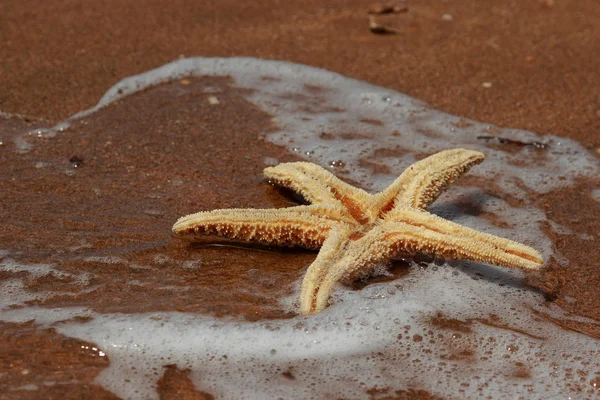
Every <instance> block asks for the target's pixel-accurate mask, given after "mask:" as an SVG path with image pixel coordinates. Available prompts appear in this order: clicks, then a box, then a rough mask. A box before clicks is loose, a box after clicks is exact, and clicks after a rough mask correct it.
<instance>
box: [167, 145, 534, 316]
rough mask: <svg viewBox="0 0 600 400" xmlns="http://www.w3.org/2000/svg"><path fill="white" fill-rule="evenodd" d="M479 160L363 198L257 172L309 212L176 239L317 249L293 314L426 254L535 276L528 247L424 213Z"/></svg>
mask: <svg viewBox="0 0 600 400" xmlns="http://www.w3.org/2000/svg"><path fill="white" fill-rule="evenodd" d="M484 158H485V156H484V155H483V153H480V152H477V151H472V150H465V149H453V150H445V151H442V152H439V153H436V154H433V155H431V156H429V157H427V158H425V159H423V160H421V161H418V162H416V163H414V164H413V165H411V166H410V167H408V168H407V169H406V170H405V171H404V173H403V174H402V175H400V176H399V177H398V178H397V179H396V180H395V181H394V182H393V183H392V184H391V185H390V186H389V187H387V188H386V189H385V190H383V191H382V192H379V193H376V194H369V193H367V192H366V191H364V190H362V189H359V188H356V187H354V186H351V185H349V184H347V183H345V182H343V181H341V180H340V179H338V178H336V177H335V176H334V175H333V174H331V173H330V172H329V171H327V170H325V169H324V168H322V167H320V166H318V165H316V164H312V163H308V162H293V163H284V164H279V165H277V166H275V167H268V168H265V170H264V173H265V176H266V177H267V178H269V180H271V181H272V182H274V183H275V184H278V185H281V186H285V187H288V188H290V189H293V190H294V191H296V192H298V193H299V194H301V195H302V196H303V197H304V198H305V199H306V200H307V201H308V202H309V203H311V204H310V205H302V206H296V207H289V208H281V209H263V210H260V209H225V210H214V211H205V212H199V213H196V214H191V215H188V216H185V217H182V218H180V219H179V220H178V221H177V222H176V223H175V225H174V226H173V232H174V233H175V234H176V235H178V236H185V237H188V238H192V239H194V238H195V237H199V236H204V235H218V236H222V237H227V238H230V239H234V240H239V241H252V242H257V243H262V244H269V245H277V246H301V247H305V248H309V249H319V248H320V251H319V254H318V256H317V258H316V259H315V261H314V262H313V263H312V264H311V265H310V267H309V268H308V271H307V272H306V275H305V277H304V280H303V282H302V288H301V295H300V312H301V313H303V314H312V313H316V312H319V311H322V310H323V309H324V308H325V307H327V304H328V301H329V296H330V294H331V292H332V290H333V287H334V286H335V284H336V283H337V282H340V281H341V282H351V281H352V280H355V279H357V278H359V277H361V276H364V275H366V274H368V273H370V272H371V271H372V269H373V267H374V266H376V265H378V264H381V263H384V262H387V261H389V260H391V259H393V258H397V257H410V256H414V255H416V254H419V253H420V254H427V255H431V256H438V257H443V258H446V259H459V260H470V261H475V262H484V263H489V264H495V265H500V266H504V267H510V268H521V269H537V268H539V267H540V266H541V265H542V262H543V260H542V256H541V255H540V253H539V252H537V251H536V250H534V249H532V248H531V247H528V246H525V245H523V244H521V243H517V242H514V241H512V240H508V239H504V238H501V237H498V236H494V235H490V234H487V233H482V232H478V231H476V230H473V229H471V228H467V227H465V226H462V225H458V224H456V223H454V222H451V221H448V220H445V219H443V218H441V217H438V216H436V215H434V214H431V213H429V212H427V211H426V208H427V207H428V206H429V205H431V204H432V203H433V202H434V201H435V200H436V199H437V198H438V196H439V195H440V194H441V193H442V192H443V191H444V190H445V189H446V188H447V187H448V186H449V185H450V184H451V183H452V182H454V181H455V180H456V179H457V178H458V177H460V176H461V175H462V174H464V173H465V172H467V171H468V170H469V169H470V168H471V167H472V166H473V165H475V164H479V163H480V162H482V161H483V159H484Z"/></svg>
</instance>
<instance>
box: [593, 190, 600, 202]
mask: <svg viewBox="0 0 600 400" xmlns="http://www.w3.org/2000/svg"><path fill="white" fill-rule="evenodd" d="M592 198H593V199H594V200H596V201H600V189H594V190H592Z"/></svg>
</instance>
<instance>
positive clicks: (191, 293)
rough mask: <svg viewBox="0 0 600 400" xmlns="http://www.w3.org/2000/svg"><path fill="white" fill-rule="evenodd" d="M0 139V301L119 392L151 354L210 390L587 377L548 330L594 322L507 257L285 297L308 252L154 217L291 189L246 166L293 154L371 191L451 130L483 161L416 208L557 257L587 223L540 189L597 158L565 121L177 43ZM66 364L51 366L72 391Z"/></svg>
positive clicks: (563, 263) (257, 199)
mask: <svg viewBox="0 0 600 400" xmlns="http://www.w3.org/2000/svg"><path fill="white" fill-rule="evenodd" d="M158 84H160V85H158ZM155 85H158V86H155ZM506 138H510V139H511V140H512V142H508V141H506V140H504V139H506ZM0 141H2V142H3V145H2V147H1V148H0V149H1V150H0V155H1V157H2V165H3V166H6V167H5V169H4V171H5V172H4V173H3V175H4V177H3V186H2V187H3V190H2V192H3V193H2V195H3V198H4V199H5V202H4V204H3V210H2V217H3V220H4V229H3V232H2V242H1V243H3V250H2V252H1V253H0V257H1V259H0V278H2V281H1V286H0V319H1V320H3V321H6V322H7V323H8V324H7V325H6V326H5V329H8V328H7V327H10V329H14V325H11V324H18V323H24V322H25V321H31V320H35V322H34V326H35V327H37V328H36V329H39V330H40V331H41V330H43V329H45V328H47V327H54V328H55V329H56V331H57V332H58V333H59V334H61V335H62V337H64V338H76V339H78V340H81V341H84V342H86V343H91V344H92V346H95V347H94V348H96V351H95V352H94V355H93V356H91V357H95V358H102V357H107V358H109V359H110V364H109V365H108V367H106V368H104V369H102V370H101V371H98V372H99V375H98V376H97V378H96V380H95V382H96V383H98V384H100V385H101V386H102V387H103V388H104V389H106V390H107V391H110V392H112V393H114V394H116V395H118V396H119V397H122V398H140V397H143V398H158V392H157V389H159V388H158V386H159V384H158V382H159V378H160V376H161V375H162V370H163V368H164V366H165V365H176V366H177V368H179V369H180V370H187V369H189V371H190V372H189V377H190V379H191V380H192V382H193V383H194V384H195V386H196V387H197V388H198V389H199V390H201V391H202V392H206V393H210V394H213V395H215V396H217V397H219V398H242V397H247V398H255V397H278V396H279V397H286V398H288V397H302V398H305V397H311V396H312V397H314V396H317V395H319V396H322V397H327V396H329V397H353V396H371V397H377V396H385V395H393V394H394V393H405V392H407V391H421V392H419V393H421V394H422V395H423V396H425V395H426V394H427V393H429V394H433V395H438V396H444V397H463V396H469V397H475V396H481V397H489V396H492V397H493V398H515V397H516V396H524V397H525V396H527V397H528V396H531V395H532V394H533V395H535V396H536V397H544V398H547V397H556V396H559V395H560V396H570V395H572V396H576V397H582V396H583V397H586V396H587V397H592V396H594V395H595V394H597V387H598V384H599V382H600V381H599V380H598V379H599V378H598V376H600V363H599V362H598V361H597V360H598V356H599V351H598V341H597V339H594V338H593V337H591V336H588V335H585V334H583V333H578V332H575V331H572V330H567V329H563V327H564V326H565V325H568V324H569V323H570V322H573V323H580V324H588V325H592V326H597V322H596V321H593V320H591V319H589V318H583V317H577V316H573V315H570V314H569V313H567V312H565V311H563V310H561V309H560V308H559V307H558V306H556V305H554V304H553V303H549V302H547V301H546V300H545V298H544V296H543V294H542V293H541V292H540V291H538V290H536V289H535V288H532V287H529V286H525V285H524V284H523V283H521V278H522V274H521V273H520V272H518V271H510V270H505V269H502V268H498V267H490V266H487V265H477V264H473V263H462V262H451V263H446V262H443V261H439V260H437V261H438V262H437V263H427V262H423V261H421V262H420V263H419V262H417V261H419V260H409V261H407V262H398V263H396V264H395V267H394V269H393V273H394V274H393V276H389V277H387V278H386V277H377V278H374V279H371V280H369V281H367V282H365V283H363V284H361V285H358V286H357V287H353V288H351V287H342V286H340V287H339V288H338V289H337V290H336V292H335V293H334V296H333V297H334V298H333V304H332V306H330V307H329V308H328V309H327V310H325V311H324V312H322V313H320V314H318V315H315V316H310V317H304V316H298V315H297V304H296V303H295V300H296V299H297V296H298V285H299V282H300V280H301V278H302V275H303V272H304V271H305V268H306V267H307V266H308V265H309V264H310V263H311V262H312V260H313V259H314V257H315V253H314V252H309V251H304V250H290V249H276V248H263V247H257V246H241V247H240V246H233V245H232V244H231V243H228V242H224V241H216V242H215V241H214V240H207V241H206V242H205V243H200V244H189V243H186V242H183V241H178V240H175V239H172V238H171V237H170V227H171V225H172V224H173V222H174V221H175V220H176V219H177V217H178V216H180V215H183V214H187V213H191V212H195V211H200V210H207V209H214V208H229V207H251V208H271V207H286V206H293V205H295V204H296V201H297V199H296V198H294V197H293V196H291V195H290V193H288V192H286V191H280V190H278V189H276V188H273V187H272V186H270V185H268V184H267V183H266V182H265V181H264V180H263V179H262V175H261V171H262V169H263V168H264V167H265V166H267V165H272V164H275V163H278V162H283V161H290V160H295V159H306V160H310V161H313V162H316V163H319V164H321V165H323V166H325V167H328V168H330V169H331V170H332V171H333V172H334V173H336V174H337V175H339V176H340V177H342V178H344V179H347V180H349V181H351V182H353V183H355V184H357V185H359V186H361V187H363V188H365V189H368V190H381V189H383V188H384V187H385V186H386V185H387V184H389V183H390V182H391V181H392V180H393V179H394V178H395V177H396V176H397V175H399V174H400V173H401V172H402V171H403V169H404V168H405V167H407V166H408V165H410V164H411V163H412V162H414V161H415V160H416V159H420V158H422V157H424V156H425V155H428V154H431V153H433V152H436V151H439V150H442V149H447V148H454V147H465V148H470V149H476V150H480V151H483V152H484V153H485V154H486V156H487V158H486V161H485V162H484V163H483V164H481V165H480V166H477V167H474V168H473V170H472V171H471V172H470V173H469V174H468V176H467V177H465V178H463V179H461V180H460V181H459V182H458V183H457V184H455V185H454V186H453V187H452V188H450V189H449V191H448V192H447V193H446V194H444V195H443V196H441V197H440V199H439V200H438V201H437V202H436V203H435V204H434V205H433V206H432V207H431V211H432V212H434V213H436V214H439V215H442V216H444V217H446V218H449V219H451V220H453V221H456V222H459V223H461V224H464V225H467V226H470V227H473V228H476V229H479V230H482V231H486V232H489V233H493V234H497V235H500V236H504V237H507V238H510V239H513V240H518V241H522V242H524V243H526V244H529V245H531V246H533V247H535V248H537V249H539V250H540V251H541V252H542V253H543V256H544V260H545V261H546V263H547V264H552V265H555V266H557V268H568V267H569V265H570V259H569V257H568V256H565V255H564V254H561V253H560V252H559V251H558V250H557V248H556V246H555V245H554V241H555V237H556V235H557V234H561V235H562V234H571V235H578V234H579V235H580V240H584V241H585V240H592V239H593V238H589V237H586V236H585V235H583V234H582V233H581V232H578V231H573V229H572V227H570V226H566V225H565V221H563V220H562V219H560V218H556V217H555V216H552V215H549V214H548V213H547V211H546V210H545V208H544V207H543V203H544V202H545V201H547V198H548V196H547V194H548V193H550V194H551V193H553V191H558V190H567V189H568V188H572V187H576V185H577V184H578V182H580V181H581V180H582V179H588V180H589V179H597V178H596V177H597V176H598V161H597V159H596V158H594V156H593V155H591V154H589V153H588V152H587V151H586V150H585V149H584V148H582V147H581V146H580V145H579V144H577V143H576V142H574V141H572V140H569V139H564V138H560V137H555V136H543V137H542V136H539V135H536V134H534V133H532V132H526V131H516V130H512V129H501V128H498V127H494V126H489V125H486V124H480V123H476V122H474V121H469V120H465V119H462V118H459V117H455V116H451V115H448V114H444V113H441V112H439V111H436V110H433V109H430V108H428V107H427V106H426V105H425V104H423V103H422V102H420V101H418V100H416V99H412V98H410V97H407V96H405V95H403V94H400V93H396V92H393V91H391V90H386V89H384V88H380V87H375V86H372V85H369V84H367V83H364V82H358V81H354V80H351V79H347V78H344V77H342V76H340V75H337V74H334V73H331V72H327V71H323V70H318V69H314V68H309V67H306V66H301V65H291V64H286V63H278V62H271V61H260V60H253V59H184V60H179V61H177V62H175V63H172V64H169V65H167V66H164V67H162V68H160V69H158V70H154V71H150V72H148V73H145V74H142V75H140V76H136V77H132V78H128V79H126V80H124V81H122V82H121V83H119V84H117V85H116V86H115V87H113V88H111V89H110V90H109V91H108V92H107V94H106V95H105V96H104V97H103V98H102V100H101V101H100V103H99V104H98V106H97V107H95V108H93V109H91V110H88V111H87V112H84V113H81V114H79V115H76V116H74V117H72V118H71V119H69V120H68V121H65V122H64V123H61V124H59V125H57V126H56V127H54V128H49V127H45V126H39V124H37V123H36V122H35V121H29V122H28V121H22V120H21V119H18V118H10V119H6V118H5V119H3V120H2V124H1V125H0ZM592 196H593V197H597V196H596V195H595V192H594V193H592V194H591V196H589V197H590V198H592ZM592 201H593V198H592ZM359 287H360V289H359ZM556 321H560V323H557V322H556ZM561 326H563V327H561ZM28 329H30V328H28ZM21 351H23V352H28V351H30V350H29V349H28V346H27V345H22V350H21ZM71 361H72V360H71V359H69V358H68V357H67V358H65V360H64V361H63V362H64V363H69V362H71ZM84 363H85V361H84ZM18 373H20V372H19V371H12V370H10V372H9V375H8V376H9V377H11V378H10V379H9V380H7V383H6V384H5V386H6V388H7V389H8V390H11V391H13V392H14V393H17V394H18V393H21V392H27V393H30V392H31V391H34V392H35V391H38V390H41V388H42V387H43V384H42V383H40V382H36V381H35V380H31V381H26V383H25V384H29V385H34V386H35V387H36V389H35V390H32V389H33V387H32V386H29V387H28V388H27V389H23V388H22V387H23V385H24V383H23V381H22V380H16V378H12V376H13V375H15V376H16V375H18ZM96 373H97V372H96ZM39 375H40V376H43V372H41V371H40V374H39ZM88 378H89V377H88ZM92 378H93V375H92ZM92 378H89V380H91V379H92ZM11 379H12V380H11ZM78 379H79V380H77V379H76V380H75V381H74V382H71V381H68V382H67V383H65V385H71V386H72V388H74V390H79V389H80V386H81V384H82V382H83V381H84V380H85V379H84V378H81V377H80V378H78ZM86 379H87V378H86ZM17 382H18V384H17Z"/></svg>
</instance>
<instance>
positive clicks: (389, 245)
mask: <svg viewBox="0 0 600 400" xmlns="http://www.w3.org/2000/svg"><path fill="white" fill-rule="evenodd" d="M414 212H416V213H419V214H426V215H427V213H424V212H422V211H414ZM429 217H431V218H425V219H423V218H419V220H413V219H410V220H407V221H406V222H384V223H382V224H381V225H379V226H377V227H375V228H373V229H371V230H370V231H369V232H368V233H367V234H366V235H365V236H363V237H361V238H360V239H358V240H355V241H351V242H349V243H348V244H346V245H345V248H344V251H343V254H342V255H339V256H338V257H337V258H334V257H330V258H328V259H327V260H326V262H324V263H323V264H324V265H319V266H317V267H315V268H319V270H320V272H319V274H317V275H316V276H318V279H314V278H310V282H307V283H305V284H304V283H303V289H304V287H306V291H304V290H303V292H302V298H303V299H305V300H306V301H307V302H306V303H303V308H302V312H303V313H305V314H310V313H315V312H319V311H322V310H323V309H324V308H325V307H327V303H328V300H329V296H330V294H331V292H332V290H333V287H334V286H335V284H336V283H337V282H339V281H353V280H355V279H357V278H359V277H360V276H364V275H366V274H368V273H370V272H371V270H372V268H373V267H374V266H376V265H378V264H381V263H384V262H387V261H389V260H390V259H392V258H396V257H399V256H413V255H416V254H419V253H420V254H428V255H431V256H439V257H444V258H447V259H455V260H470V261H475V262H485V263H489V264H495V265H500V266H504V267H511V268H521V269H536V268H539V267H540V266H541V264H542V257H541V255H540V254H539V253H538V252H537V251H536V250H534V249H532V248H530V247H528V246H525V245H522V244H520V243H517V242H513V241H511V240H508V239H504V238H500V237H497V236H493V235H489V234H485V233H480V232H477V231H475V230H473V229H470V228H466V227H463V226H461V225H458V224H454V223H451V222H447V221H444V220H443V219H441V218H439V217H437V216H434V215H431V214H429ZM440 220H441V221H440ZM440 222H444V223H443V224H442V225H440V224H439V223H440ZM332 260H333V262H332ZM311 268H312V266H311ZM308 306H310V308H307V307H308Z"/></svg>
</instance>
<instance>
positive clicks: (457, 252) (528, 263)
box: [382, 209, 543, 269]
mask: <svg viewBox="0 0 600 400" xmlns="http://www.w3.org/2000/svg"><path fill="white" fill-rule="evenodd" d="M395 221H396V222H386V223H384V224H383V225H382V226H387V227H388V229H390V234H391V235H392V236H394V235H395V233H394V232H395V231H394V229H397V230H398V233H399V234H400V236H399V238H400V241H402V240H403V238H404V237H406V238H409V237H411V236H410V235H413V238H414V240H416V241H418V243H421V244H420V245H417V242H414V243H413V241H409V242H407V243H411V246H413V247H414V246H416V247H415V251H416V252H420V253H425V254H430V255H436V256H441V257H444V258H450V259H466V260H471V261H476V262H486V263H489V264H495V265H500V266H504V267H510V268H521V269H537V268H540V267H541V265H542V263H543V259H542V256H541V254H540V253H539V252H538V251H536V250H535V249H532V248H531V247H529V246H526V245H524V244H521V243H518V242H515V241H512V240H509V239H505V238H501V237H498V236H494V235H490V234H488V233H483V232H478V231H476V230H474V229H471V228H467V227H465V226H462V225H459V224H456V223H454V222H450V221H448V220H445V219H443V218H441V217H438V216H437V215H433V214H430V213H427V212H424V211H419V210H411V209H404V210H398V211H396V212H395ZM407 248H408V247H407ZM408 253H409V254H411V252H410V251H409V252H408Z"/></svg>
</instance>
